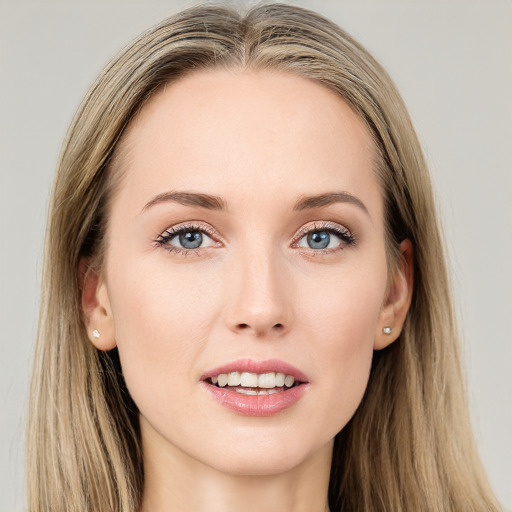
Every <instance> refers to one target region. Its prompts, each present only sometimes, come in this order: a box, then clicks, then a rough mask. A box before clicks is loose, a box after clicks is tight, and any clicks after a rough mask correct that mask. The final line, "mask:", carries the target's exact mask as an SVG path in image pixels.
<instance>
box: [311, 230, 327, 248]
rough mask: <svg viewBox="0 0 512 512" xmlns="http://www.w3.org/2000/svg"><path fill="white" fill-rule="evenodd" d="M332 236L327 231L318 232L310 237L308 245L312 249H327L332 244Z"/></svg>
mask: <svg viewBox="0 0 512 512" xmlns="http://www.w3.org/2000/svg"><path fill="white" fill-rule="evenodd" d="M330 238H331V235H330V234H329V233H327V231H316V232H315V233H310V234H309V235H308V244H309V246H310V247H311V248H312V249H325V248H326V247H327V246H328V245H329V242H330Z"/></svg>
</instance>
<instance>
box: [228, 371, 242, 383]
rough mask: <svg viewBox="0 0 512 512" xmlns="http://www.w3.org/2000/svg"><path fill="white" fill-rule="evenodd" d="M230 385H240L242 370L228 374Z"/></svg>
mask: <svg viewBox="0 0 512 512" xmlns="http://www.w3.org/2000/svg"><path fill="white" fill-rule="evenodd" d="M228 386H240V372H231V373H229V374H228Z"/></svg>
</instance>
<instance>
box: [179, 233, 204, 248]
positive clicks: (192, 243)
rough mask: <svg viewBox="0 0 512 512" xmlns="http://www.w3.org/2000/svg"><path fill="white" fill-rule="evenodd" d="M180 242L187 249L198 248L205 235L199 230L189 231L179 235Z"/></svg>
mask: <svg viewBox="0 0 512 512" xmlns="http://www.w3.org/2000/svg"><path fill="white" fill-rule="evenodd" d="M179 239H180V244H181V245H182V246H183V247H185V248H186V249H197V248H198V247H199V246H200V245H201V243H202V242H203V235H202V234H201V233H199V231H188V232H187V233H184V234H181V235H180V236H179Z"/></svg>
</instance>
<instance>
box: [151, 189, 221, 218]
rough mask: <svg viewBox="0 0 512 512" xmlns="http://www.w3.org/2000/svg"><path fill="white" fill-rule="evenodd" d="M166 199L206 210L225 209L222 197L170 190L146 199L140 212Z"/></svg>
mask: <svg viewBox="0 0 512 512" xmlns="http://www.w3.org/2000/svg"><path fill="white" fill-rule="evenodd" d="M167 201H171V202H174V203H178V204H182V205H184V206H199V207H201V208H206V209H208V210H218V211H224V210H227V206H226V202H225V201H224V199H222V197H219V196H214V195H210V194H201V193H198V192H174V191H170V192H164V193H162V194H158V195H157V196H155V197H153V199H151V200H150V201H148V202H147V203H146V204H145V206H144V208H142V212H143V211H145V210H147V209H148V208H151V207H152V206H154V205H155V204H159V203H163V202H167ZM142 212H141V213H142Z"/></svg>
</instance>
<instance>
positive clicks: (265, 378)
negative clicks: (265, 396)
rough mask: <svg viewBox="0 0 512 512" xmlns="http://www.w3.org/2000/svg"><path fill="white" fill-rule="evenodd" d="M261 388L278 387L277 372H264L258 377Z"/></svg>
mask: <svg viewBox="0 0 512 512" xmlns="http://www.w3.org/2000/svg"><path fill="white" fill-rule="evenodd" d="M258 387H259V388H268V389H270V388H275V387H276V374H275V373H262V374H261V375H260V376H259V377H258Z"/></svg>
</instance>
